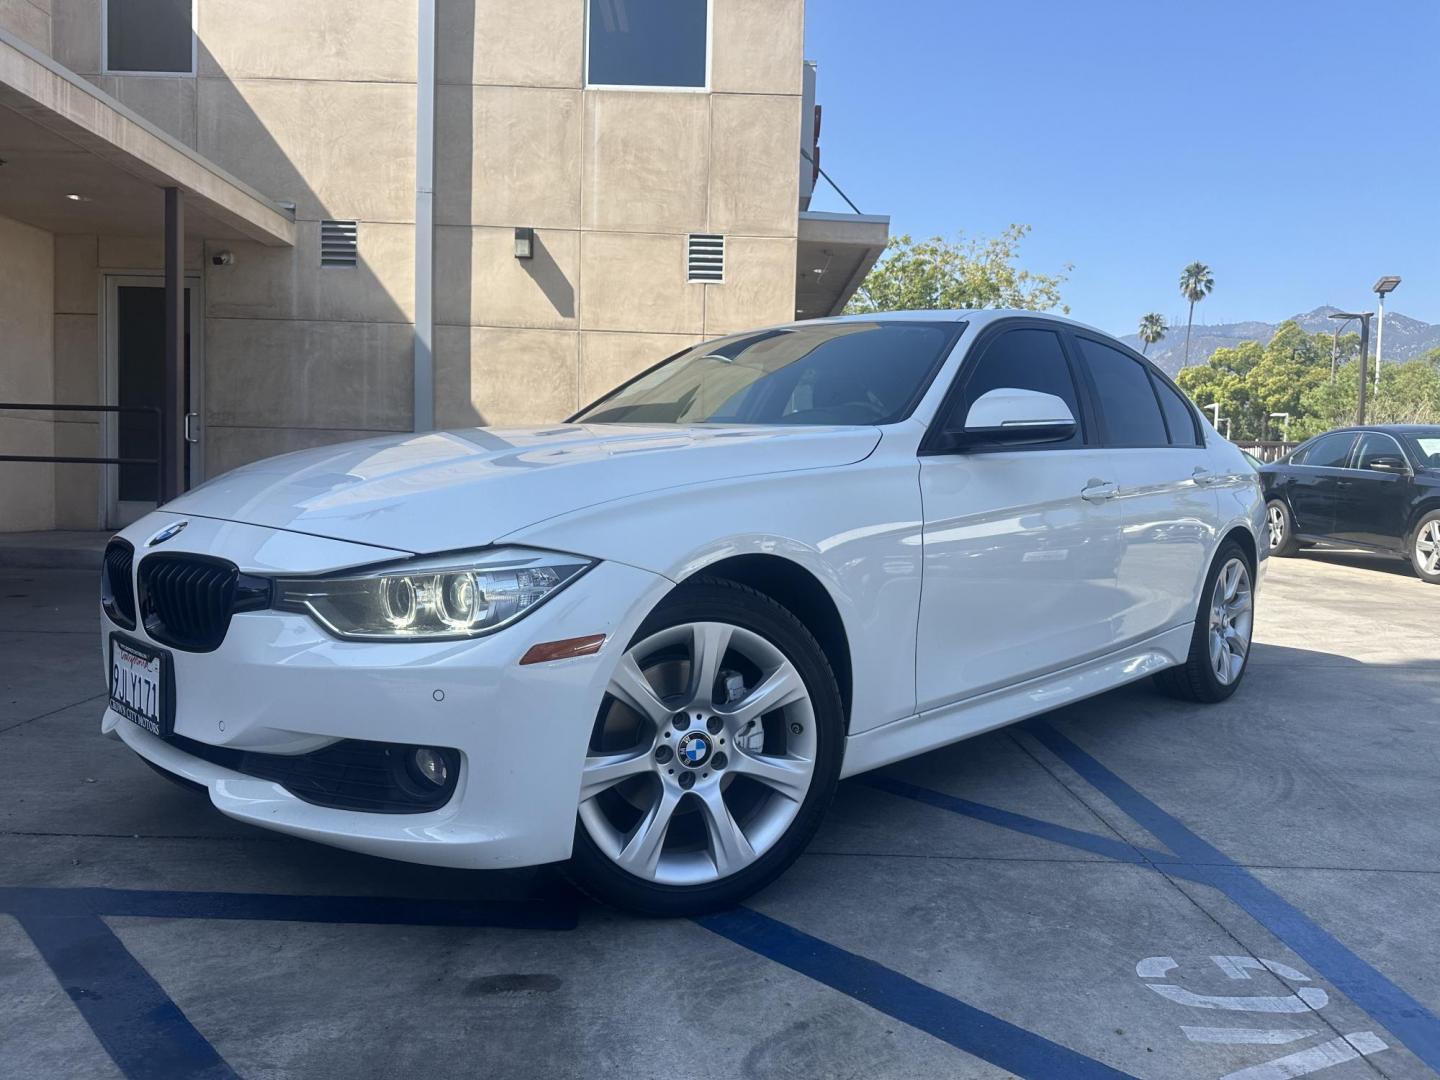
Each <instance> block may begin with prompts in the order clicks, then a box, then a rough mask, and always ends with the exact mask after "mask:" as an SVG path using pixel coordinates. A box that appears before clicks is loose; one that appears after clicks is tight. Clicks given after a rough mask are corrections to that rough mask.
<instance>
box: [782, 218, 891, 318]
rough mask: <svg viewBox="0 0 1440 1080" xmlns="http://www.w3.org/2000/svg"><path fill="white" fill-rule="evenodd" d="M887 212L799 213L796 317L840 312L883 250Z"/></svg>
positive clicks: (886, 230) (817, 316)
mask: <svg viewBox="0 0 1440 1080" xmlns="http://www.w3.org/2000/svg"><path fill="white" fill-rule="evenodd" d="M889 238H890V218H889V217H888V216H886V215H884V214H827V213H822V212H819V211H815V210H806V211H803V212H802V213H801V214H800V237H799V239H800V243H799V248H798V252H797V254H796V260H795V261H796V266H795V279H796V280H795V317H796V318H797V319H819V318H823V317H824V316H826V315H839V314H840V312H841V311H843V310H844V309H845V305H846V304H847V303H849V301H850V297H852V296H854V295H855V290H856V289H858V288H859V287H860V283H861V282H862V281H864V280H865V275H866V274H868V273H869V272H870V268H871V267H872V266H874V265H875V262H876V260H878V259H879V258H880V256H881V255H882V254H883V253H884V251H885V242H886V241H887V240H888V239H889Z"/></svg>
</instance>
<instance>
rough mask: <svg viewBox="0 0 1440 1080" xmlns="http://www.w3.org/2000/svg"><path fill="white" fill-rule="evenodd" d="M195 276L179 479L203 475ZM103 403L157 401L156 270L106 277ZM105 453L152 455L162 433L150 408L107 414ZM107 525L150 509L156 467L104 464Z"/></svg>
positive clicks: (161, 336)
mask: <svg viewBox="0 0 1440 1080" xmlns="http://www.w3.org/2000/svg"><path fill="white" fill-rule="evenodd" d="M199 326H200V280H199V278H198V277H187V278H186V281H185V342H184V380H185V398H186V401H188V402H189V412H188V414H187V415H186V417H185V487H186V488H189V487H191V486H193V485H194V484H198V483H199V482H200V481H201V480H202V479H204V457H203V446H204V444H203V442H202V439H203V431H202V430H201V425H200V412H201V401H202V400H203V397H202V392H201V386H200V371H201V363H200V359H199V352H200V334H199V333H198V332H197V331H198V328H199ZM105 353H106V356H105V374H106V378H105V387H106V404H109V405H120V406H124V407H134V406H146V407H156V408H158V407H159V405H160V402H161V399H162V397H163V393H164V381H165V281H164V279H163V278H162V277H160V276H159V275H156V276H154V277H150V276H132V275H125V276H120V275H110V276H108V277H107V278H106V279H105ZM105 420H106V423H105V425H104V426H105V444H106V451H105V453H106V456H107V457H122V458H156V457H158V456H159V453H160V446H159V437H160V433H159V430H158V428H157V425H156V421H155V417H154V414H151V413H121V414H118V415H117V414H109V415H107V416H106V417H105ZM105 474H106V476H105V516H106V525H107V527H109V528H112V529H119V528H124V527H125V526H126V525H129V524H130V523H131V522H132V521H135V520H136V519H137V518H140V517H142V516H143V515H145V514H147V513H149V512H150V511H151V510H153V509H155V507H156V504H157V501H158V498H159V490H158V486H157V485H158V482H159V481H158V473H157V470H156V468H155V467H154V466H153V465H107V466H105Z"/></svg>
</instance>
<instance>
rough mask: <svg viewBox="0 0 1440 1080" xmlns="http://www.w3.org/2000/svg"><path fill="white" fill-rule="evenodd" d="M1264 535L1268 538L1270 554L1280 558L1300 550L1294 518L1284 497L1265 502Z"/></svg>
mask: <svg viewBox="0 0 1440 1080" xmlns="http://www.w3.org/2000/svg"><path fill="white" fill-rule="evenodd" d="M1265 525H1266V535H1268V536H1269V538H1270V554H1271V555H1279V556H1281V557H1282V558H1284V557H1288V556H1290V555H1294V554H1295V553H1296V552H1297V551H1299V550H1300V544H1299V543H1298V542H1297V541H1296V539H1295V519H1294V518H1292V517H1291V516H1290V507H1288V506H1286V505H1285V500H1284V499H1271V500H1270V501H1269V502H1268V503H1266V504H1265Z"/></svg>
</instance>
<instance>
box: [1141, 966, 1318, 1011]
mask: <svg viewBox="0 0 1440 1080" xmlns="http://www.w3.org/2000/svg"><path fill="white" fill-rule="evenodd" d="M1210 959H1211V960H1213V961H1215V966H1216V967H1218V968H1219V969H1220V970H1221V971H1223V972H1225V974H1226V975H1227V976H1229V977H1230V978H1232V979H1248V978H1250V972H1249V971H1247V970H1246V968H1253V969H1254V970H1257V971H1272V972H1274V973H1275V974H1277V975H1279V974H1281V973H1282V972H1281V971H1277V970H1276V969H1277V968H1279V969H1283V971H1284V972H1288V975H1287V976H1286V977H1288V978H1290V979H1291V980H1293V981H1295V982H1309V981H1310V976H1308V975H1304V974H1301V973H1300V972H1298V971H1296V970H1295V969H1294V968H1292V967H1290V966H1289V965H1287V964H1272V963H1271V962H1270V961H1269V960H1259V959H1256V958H1254V957H1250V956H1212V957H1211V958H1210ZM1178 966H1179V965H1177V964H1176V963H1175V960H1174V958H1173V957H1169V956H1147V957H1146V958H1145V959H1144V960H1141V961H1140V962H1139V963H1138V964H1136V965H1135V974H1136V975H1138V976H1140V978H1142V979H1147V980H1149V979H1156V978H1162V979H1163V978H1164V977H1165V976H1166V975H1167V974H1169V973H1170V972H1171V971H1173V970H1174V969H1175V968H1176V967H1178ZM1144 985H1145V986H1148V987H1149V988H1150V989H1151V990H1153V991H1155V993H1157V994H1159V995H1160V996H1161V997H1163V998H1167V999H1168V1000H1170V1001H1173V1002H1175V1003H1176V1004H1178V1005H1189V1006H1191V1007H1192V1008H1196V1009H1224V1010H1226V1011H1228V1012H1258V1013H1303V1012H1310V1011H1312V1010H1316V1009H1323V1008H1324V1007H1325V1006H1326V1005H1328V1004H1329V1003H1330V995H1329V994H1327V993H1326V992H1325V991H1324V990H1322V989H1321V988H1320V987H1318V986H1302V987H1301V988H1300V989H1299V990H1297V991H1295V992H1294V993H1293V994H1271V995H1261V996H1255V995H1249V996H1247V995H1243V994H1242V995H1230V994H1197V993H1195V992H1194V991H1193V990H1187V989H1185V987H1183V986H1174V985H1172V984H1170V983H1157V982H1146V983H1145V984H1144Z"/></svg>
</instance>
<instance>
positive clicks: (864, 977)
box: [695, 908, 1130, 1080]
mask: <svg viewBox="0 0 1440 1080" xmlns="http://www.w3.org/2000/svg"><path fill="white" fill-rule="evenodd" d="M695 921H696V922H697V923H699V924H700V925H701V926H703V927H705V929H707V930H710V931H713V932H714V933H716V934H719V935H720V936H721V937H723V938H726V939H728V940H730V941H733V942H735V943H736V944H737V945H741V946H743V947H745V948H747V949H749V950H750V951H751V952H754V953H758V954H759V955H760V956H763V957H765V958H766V959H769V960H773V961H774V962H775V963H777V964H783V965H784V966H785V967H788V968H789V969H790V970H791V971H797V972H799V973H800V974H802V975H805V976H807V977H809V978H811V979H814V980H815V981H816V982H819V983H823V984H824V985H826V986H829V987H830V988H832V989H834V990H838V991H839V992H840V993H842V994H844V995H846V996H847V997H850V998H854V999H855V1000H856V1001H859V1002H862V1003H863V1004H865V1005H868V1006H870V1007H871V1008H872V1009H876V1010H878V1011H879V1012H882V1013H884V1014H885V1015H886V1016H890V1017H894V1018H895V1019H896V1020H899V1021H900V1022H901V1023H903V1024H908V1025H909V1026H910V1027H913V1028H917V1029H919V1030H920V1031H924V1032H926V1033H927V1034H929V1035H933V1036H934V1037H935V1038H937V1039H940V1040H942V1041H944V1042H947V1043H949V1044H950V1045H951V1046H953V1047H955V1048H956V1049H958V1050H963V1051H965V1052H966V1053H967V1054H972V1055H974V1056H975V1057H978V1058H983V1059H984V1060H985V1061H988V1062H990V1063H991V1064H992V1065H996V1066H999V1067H1000V1068H1002V1069H1008V1070H1009V1071H1010V1072H1012V1073H1015V1074H1017V1075H1019V1076H1024V1077H1035V1078H1037V1080H1039V1078H1050V1077H1058V1076H1063V1077H1065V1078H1066V1080H1099V1078H1114V1077H1126V1076H1129V1075H1130V1074H1129V1073H1125V1072H1121V1071H1120V1070H1119V1069H1115V1068H1112V1067H1110V1066H1109V1065H1106V1064H1105V1063H1104V1062H1101V1061H1096V1060H1095V1059H1094V1058H1091V1057H1086V1056H1085V1055H1084V1054H1081V1053H1079V1052H1078V1051H1075V1050H1071V1049H1070V1048H1069V1047H1066V1046H1062V1045H1060V1044H1059V1043H1056V1042H1051V1041H1050V1040H1049V1039H1046V1038H1045V1037H1044V1036H1041V1035H1037V1034H1035V1033H1034V1032H1032V1031H1027V1030H1026V1029H1025V1028H1022V1027H1017V1026H1016V1025H1015V1024H1012V1023H1010V1022H1009V1021H1006V1020H1002V1019H1000V1018H999V1017H998V1016H994V1015H992V1014H990V1013H987V1012H984V1011H982V1010H980V1009H977V1008H976V1007H975V1006H973V1005H969V1004H967V1003H966V1002H963V1001H961V1000H960V999H959V998H954V997H951V996H950V995H949V994H945V993H942V992H941V991H939V990H936V989H934V988H933V987H930V986H926V985H925V984H924V983H920V982H916V981H915V980H914V979H911V978H909V977H908V976H905V975H901V974H900V973H899V972H897V971H893V970H891V969H890V968H887V967H885V966H884V965H883V964H879V963H876V962H875V961H874V960H868V959H866V958H865V957H863V956H859V955H857V954H855V953H852V952H848V951H846V950H845V949H842V948H840V947H839V946H837V945H832V944H830V943H829V942H826V941H821V940H820V939H819V938H815V937H811V936H810V935H809V934H806V933H803V932H802V931H799V930H796V929H795V928H794V927H792V926H788V925H786V924H785V923H782V922H780V921H778V920H776V919H772V918H770V917H769V916H768V915H762V914H760V913H759V912H758V911H753V910H751V909H749V908H737V909H735V910H733V911H728V912H724V913H722V914H719V915H706V916H702V917H700V918H698V919H696V920H695Z"/></svg>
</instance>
